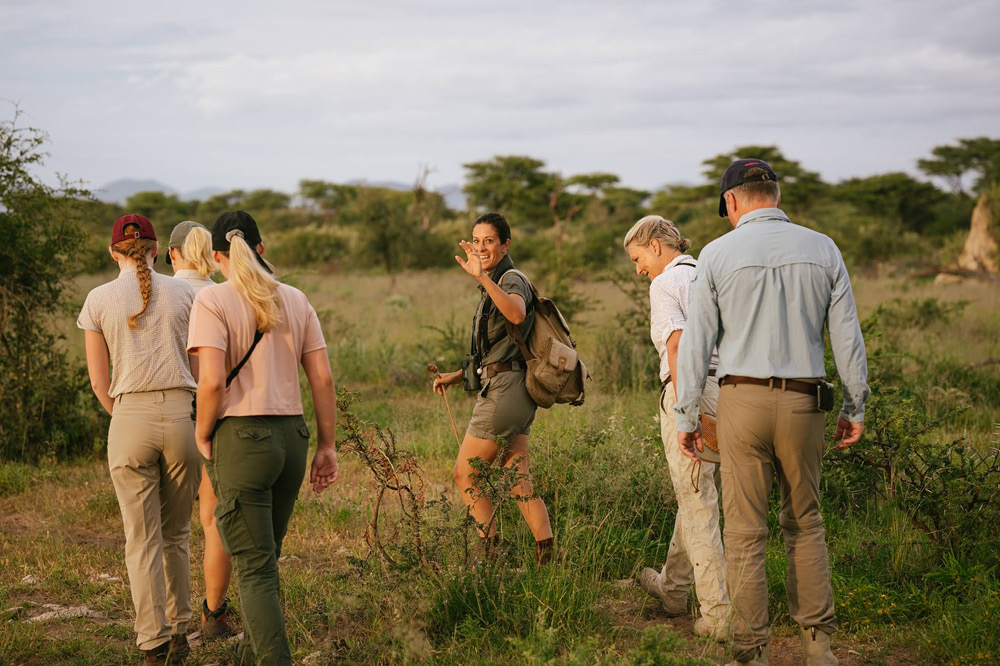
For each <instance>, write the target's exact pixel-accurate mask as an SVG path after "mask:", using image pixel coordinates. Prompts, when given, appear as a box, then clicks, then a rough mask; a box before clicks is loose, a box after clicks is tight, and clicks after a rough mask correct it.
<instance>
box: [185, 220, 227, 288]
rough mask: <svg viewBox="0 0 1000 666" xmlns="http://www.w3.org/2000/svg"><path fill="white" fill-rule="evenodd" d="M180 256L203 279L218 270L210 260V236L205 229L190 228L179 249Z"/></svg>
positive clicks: (198, 227) (200, 227) (199, 227)
mask: <svg viewBox="0 0 1000 666" xmlns="http://www.w3.org/2000/svg"><path fill="white" fill-rule="evenodd" d="M181 256H182V257H184V261H187V262H188V263H190V264H191V265H193V266H194V269H195V270H196V271H198V275H200V276H202V277H203V278H207V277H208V276H210V275H211V274H212V273H214V272H216V271H217V270H219V267H218V266H217V265H216V263H215V261H213V260H212V234H211V233H210V232H209V230H208V229H206V228H205V227H202V226H197V227H192V229H191V230H190V231H188V235H187V238H185V239H184V245H183V246H182V247H181Z"/></svg>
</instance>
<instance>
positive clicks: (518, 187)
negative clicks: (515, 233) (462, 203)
mask: <svg viewBox="0 0 1000 666" xmlns="http://www.w3.org/2000/svg"><path fill="white" fill-rule="evenodd" d="M462 166H464V167H465V170H466V171H467V172H468V173H467V176H466V178H467V180H466V184H465V187H464V188H463V189H464V191H465V194H466V195H467V197H468V201H469V210H470V212H486V211H496V212H498V213H503V214H504V215H510V216H511V217H512V218H513V219H512V220H511V222H512V223H515V224H518V225H521V224H525V225H528V226H529V227H530V226H534V225H538V224H542V225H544V226H549V225H548V222H549V221H550V220H551V219H552V208H551V205H550V200H551V195H552V193H553V192H554V191H555V190H556V186H557V177H556V176H555V175H554V174H551V173H547V172H545V171H543V170H542V167H544V166H545V162H543V161H541V160H536V159H534V158H533V157H525V156H521V155H500V156H497V157H494V158H493V159H492V160H488V161H486V162H470V163H468V164H464V165H462Z"/></svg>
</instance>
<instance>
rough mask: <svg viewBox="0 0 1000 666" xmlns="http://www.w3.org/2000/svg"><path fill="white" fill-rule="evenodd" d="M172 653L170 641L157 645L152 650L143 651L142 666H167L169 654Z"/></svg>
mask: <svg viewBox="0 0 1000 666" xmlns="http://www.w3.org/2000/svg"><path fill="white" fill-rule="evenodd" d="M169 652H170V641H167V642H166V643H164V644H163V645H157V646H156V647H155V648H153V649H152V650H143V651H142V654H143V660H142V666H167V654H168V653H169Z"/></svg>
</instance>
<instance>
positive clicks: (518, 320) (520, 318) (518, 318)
mask: <svg viewBox="0 0 1000 666" xmlns="http://www.w3.org/2000/svg"><path fill="white" fill-rule="evenodd" d="M527 318H528V314H527V313H526V312H518V313H517V314H515V315H514V316H513V317H511V318H510V323H512V324H514V326H520V325H521V324H523V323H524V320H525V319H527Z"/></svg>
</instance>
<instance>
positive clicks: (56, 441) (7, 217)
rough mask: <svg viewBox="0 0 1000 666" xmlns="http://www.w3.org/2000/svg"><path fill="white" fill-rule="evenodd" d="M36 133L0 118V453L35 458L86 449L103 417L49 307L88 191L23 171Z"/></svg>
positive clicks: (60, 297) (37, 147) (70, 255)
mask: <svg viewBox="0 0 1000 666" xmlns="http://www.w3.org/2000/svg"><path fill="white" fill-rule="evenodd" d="M44 142H45V136H44V135H43V134H42V133H41V132H39V131H37V130H34V129H24V128H20V127H18V126H17V125H16V117H15V120H13V121H6V122H2V123H0V304H2V307H0V345H2V348H3V354H2V355H0V459H4V460H20V461H28V462H38V461H40V460H43V459H48V458H53V457H59V458H64V457H67V456H75V455H79V454H82V453H90V452H92V451H93V448H94V441H95V438H96V437H97V436H98V433H99V432H100V431H101V429H102V427H103V425H104V424H105V421H104V419H103V417H101V416H100V415H99V414H98V413H97V411H96V409H95V405H94V401H93V400H87V399H86V398H82V397H81V396H87V397H88V398H89V382H88V380H87V373H86V369H85V368H82V367H80V366H78V365H77V366H75V365H73V364H71V363H70V362H69V360H68V358H67V356H66V352H65V350H64V349H63V348H62V345H61V344H60V342H61V340H62V337H61V336H58V335H56V334H55V333H54V330H53V329H54V325H53V321H52V317H53V315H56V314H59V313H61V312H65V311H66V309H67V308H68V299H67V296H66V286H67V282H66V279H67V278H68V277H72V276H73V275H75V274H76V273H77V272H78V270H79V255H78V250H79V247H80V246H81V244H82V241H83V237H82V234H81V233H80V231H79V227H78V226H77V224H76V217H77V216H78V215H79V214H80V203H81V201H83V200H84V199H85V198H86V197H87V196H88V193H87V192H85V191H83V190H79V189H74V188H64V189H62V190H54V189H52V188H50V187H48V186H46V185H44V184H43V183H41V182H40V181H38V180H36V179H35V177H34V176H33V175H32V174H31V171H30V170H31V169H32V168H33V167H35V166H36V165H37V164H40V163H41V159H42V153H41V147H42V145H43V143H44Z"/></svg>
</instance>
